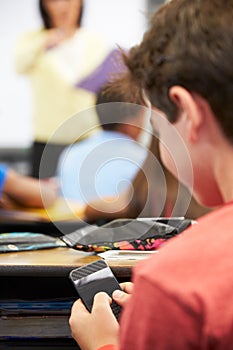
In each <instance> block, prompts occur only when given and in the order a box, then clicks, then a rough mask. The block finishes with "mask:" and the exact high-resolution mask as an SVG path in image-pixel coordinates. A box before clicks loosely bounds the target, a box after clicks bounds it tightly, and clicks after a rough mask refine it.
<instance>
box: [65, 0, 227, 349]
mask: <svg viewBox="0 0 233 350" xmlns="http://www.w3.org/2000/svg"><path fill="white" fill-rule="evenodd" d="M232 18H233V1H232V0H226V1H225V2H224V6H223V4H222V2H221V1H213V0H200V1H197V0H172V1H170V2H168V3H167V4H166V5H164V6H162V7H161V9H160V10H159V11H158V12H157V13H156V14H155V15H154V17H153V18H152V23H151V28H150V29H149V30H148V32H147V33H146V34H145V36H144V38H143V41H142V43H141V44H140V45H138V46H136V47H134V48H132V49H131V51H130V53H129V55H128V57H126V63H127V66H128V67H129V70H130V73H131V77H132V78H133V79H134V83H135V84H137V86H139V87H140V89H143V90H144V92H145V93H146V95H147V97H148V98H149V100H150V101H151V103H152V105H153V106H154V108H155V110H156V111H157V114H156V113H155V114H154V115H153V116H152V124H153V126H154V127H155V128H156V129H157V130H158V132H159V135H160V140H161V142H160V151H161V158H162V161H163V163H164V164H165V166H166V167H168V168H169V169H170V171H171V172H172V173H173V174H177V169H176V167H175V165H177V164H178V163H177V162H178V161H180V163H179V165H180V169H179V170H180V173H179V175H180V177H181V180H182V181H183V182H184V183H185V184H186V185H188V186H190V185H191V183H190V182H189V180H188V177H187V165H188V163H187V162H185V163H184V162H182V161H181V159H180V151H181V149H180V148H177V146H178V144H175V143H174V138H173V133H172V130H173V131H174V132H177V133H179V135H180V137H181V138H182V140H183V142H184V145H185V147H186V148H187V150H188V152H189V155H190V159H191V162H192V167H193V173H194V181H193V191H194V196H195V198H196V199H197V200H198V201H199V202H200V203H202V204H204V205H206V206H210V207H216V206H217V207H219V206H221V208H218V209H216V210H213V211H212V212H211V213H209V214H207V215H205V216H203V217H202V218H201V219H199V220H198V224H196V225H194V226H193V227H191V228H190V229H188V230H187V231H186V233H183V234H182V235H180V236H179V237H177V238H174V239H172V240H170V241H169V242H168V243H167V244H166V245H164V246H163V247H162V248H161V249H160V251H159V253H158V254H156V255H155V256H153V257H152V258H148V259H146V260H145V261H143V262H140V263H138V264H137V266H136V268H135V269H134V275H133V281H134V285H132V284H126V286H124V287H123V288H124V290H125V291H126V292H127V293H128V294H127V293H124V292H120V291H115V292H114V293H113V299H114V300H115V301H116V302H118V303H119V304H120V305H122V306H123V307H124V310H123V313H122V316H121V319H120V326H119V324H118V323H117V321H116V319H115V318H114V316H113V313H112V311H111V308H110V303H111V301H110V298H109V297H108V296H107V295H106V294H105V293H100V294H97V295H96V297H95V301H94V305H93V307H92V312H91V313H89V312H88V311H87V310H86V308H85V306H84V305H83V304H82V303H81V301H80V300H78V301H77V302H76V303H75V304H74V306H73V308H72V314H71V318H70V325H71V329H72V334H73V337H74V338H75V339H76V340H77V342H78V343H79V346H80V347H81V349H83V350H84V349H86V350H87V349H88V350H97V349H99V350H100V349H102V350H107V349H108V350H110V349H124V350H126V349H127V350H138V349H140V350H141V349H146V350H151V349H159V350H171V349H179V350H187V349H200V350H201V349H203V350H204V349H212V350H217V349H218V350H226V349H232V344H233V296H232V285H233V273H232V272H233V259H232V245H233V231H232V225H233V187H232V181H233V162H232V159H233V123H232V121H233V99H232V91H233V88H232V87H233V66H232V60H233V50H232V38H233V25H232ZM158 114H162V116H163V117H160V118H158ZM171 123H172V125H171ZM169 153H170V154H169ZM130 294H131V295H130ZM90 330H91V334H90Z"/></svg>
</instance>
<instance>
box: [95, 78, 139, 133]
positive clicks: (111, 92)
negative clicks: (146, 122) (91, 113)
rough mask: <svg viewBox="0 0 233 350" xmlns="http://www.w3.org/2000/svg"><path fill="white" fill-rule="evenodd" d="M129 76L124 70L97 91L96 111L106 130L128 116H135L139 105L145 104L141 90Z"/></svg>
mask: <svg viewBox="0 0 233 350" xmlns="http://www.w3.org/2000/svg"><path fill="white" fill-rule="evenodd" d="M129 78H130V77H129V76H128V75H127V73H126V72H125V75H123V74H122V76H120V75H119V76H118V77H115V78H114V79H112V80H111V81H109V82H107V83H106V84H104V85H103V86H102V87H101V89H100V90H99V92H98V93H97V98H96V112H97V114H98V117H99V121H100V124H101V125H102V126H103V128H104V129H106V130H114V129H115V128H116V127H117V126H118V125H119V124H122V123H126V122H127V120H128V118H129V117H131V116H134V115H135V117H136V116H137V115H138V114H139V111H140V110H141V109H142V108H140V106H143V107H144V105H145V103H144V99H143V97H142V94H141V90H140V89H139V88H138V86H137V85H135V84H133V83H132V82H131V80H130V79H129Z"/></svg>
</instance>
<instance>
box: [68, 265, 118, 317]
mask: <svg viewBox="0 0 233 350" xmlns="http://www.w3.org/2000/svg"><path fill="white" fill-rule="evenodd" d="M100 271H102V276H100V278H97V279H96V280H95V279H94V280H93V281H91V282H90V281H88V276H91V275H93V274H95V273H96V272H100ZM93 276H94V275H93ZM69 277H70V279H71V281H72V282H73V285H74V287H75V289H76V291H77V292H78V295H79V297H80V298H81V300H82V301H83V303H84V305H85V306H86V308H87V310H88V311H89V312H91V309H92V304H93V300H94V296H95V294H96V293H98V292H106V293H107V294H108V295H109V296H110V297H112V293H113V291H114V290H116V289H121V287H120V285H119V283H118V281H117V279H116V278H115V276H114V275H113V273H112V271H111V269H110V267H109V266H108V265H107V263H106V262H105V261H104V260H97V261H95V262H93V263H90V264H88V265H84V266H82V267H79V268H77V269H74V270H72V271H71V272H70V275H69ZM91 277H92V276H91ZM80 282H81V284H80ZM111 309H112V311H113V313H114V315H115V317H116V319H117V320H118V319H119V316H120V312H121V307H120V306H119V305H118V304H117V303H115V302H114V301H112V303H111Z"/></svg>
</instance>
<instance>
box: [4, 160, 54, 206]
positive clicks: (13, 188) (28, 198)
mask: <svg viewBox="0 0 233 350" xmlns="http://www.w3.org/2000/svg"><path fill="white" fill-rule="evenodd" d="M57 198H58V186H57V185H56V183H55V182H53V181H50V182H48V181H45V180H41V181H39V180H37V179H34V178H32V177H30V176H25V175H21V174H19V173H17V172H16V171H14V170H13V169H10V168H9V167H8V166H6V165H3V164H0V207H1V208H5V209H11V208H12V207H14V205H15V204H17V205H20V206H25V207H34V208H44V207H49V206H51V205H52V204H54V202H55V200H56V199H57Z"/></svg>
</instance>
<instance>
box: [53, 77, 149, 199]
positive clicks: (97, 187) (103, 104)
mask: <svg viewBox="0 0 233 350" xmlns="http://www.w3.org/2000/svg"><path fill="white" fill-rule="evenodd" d="M126 96H127V94H126V92H125V91H124V89H122V85H121V84H120V83H118V81H116V82H115V83H112V82H109V83H108V84H105V85H104V86H103V87H102V89H101V90H100V91H99V93H98V94H97V100H96V106H95V108H96V111H97V115H98V118H99V124H100V125H101V127H102V130H100V131H98V132H96V133H95V134H93V135H91V136H89V137H87V138H85V140H83V141H80V142H78V143H76V144H73V145H72V146H70V147H67V149H65V150H64V151H63V153H62V155H61V157H60V159H59V163H58V171H57V173H58V178H59V182H60V188H61V194H62V196H64V197H65V198H67V199H72V200H76V201H78V202H80V203H85V204H88V203H89V202H90V201H93V200H96V199H104V198H106V197H108V198H109V197H112V198H113V199H114V198H117V197H118V196H119V194H121V193H122V192H123V191H125V189H126V188H128V187H130V186H131V183H132V180H133V178H134V177H135V175H136V173H137V172H138V170H139V169H140V168H141V166H142V164H143V162H144V160H145V158H146V156H147V148H146V147H145V146H143V145H142V144H140V143H139V142H138V139H139V136H140V135H141V132H142V130H143V126H144V124H145V119H146V116H145V108H144V107H142V106H141V105H140V104H141V103H142V100H141V99H139V98H138V99H137V98H135V97H134V98H133V100H132V101H131V100H128V99H127V98H126ZM133 101H134V102H135V103H133ZM113 202H114V200H113Z"/></svg>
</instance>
